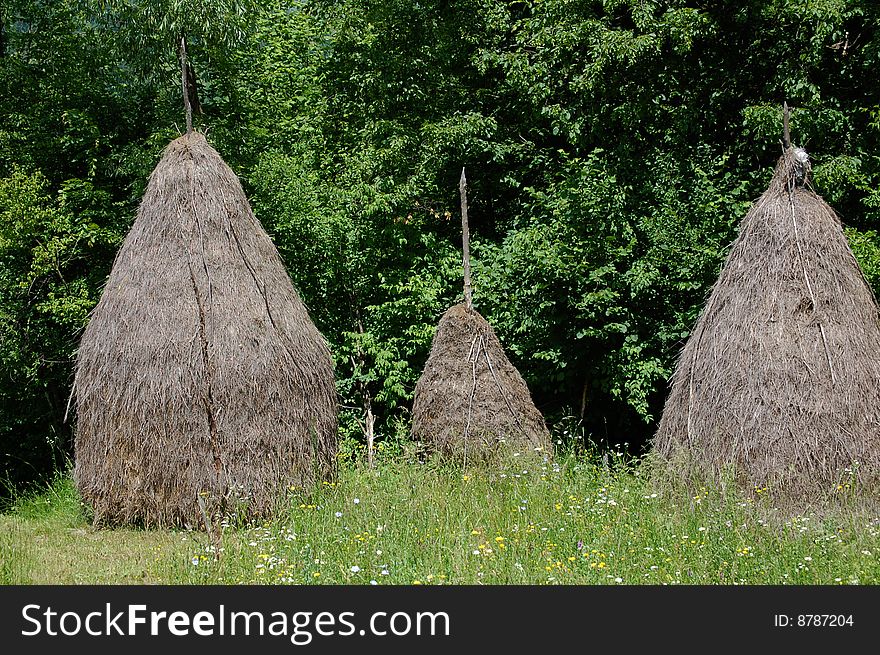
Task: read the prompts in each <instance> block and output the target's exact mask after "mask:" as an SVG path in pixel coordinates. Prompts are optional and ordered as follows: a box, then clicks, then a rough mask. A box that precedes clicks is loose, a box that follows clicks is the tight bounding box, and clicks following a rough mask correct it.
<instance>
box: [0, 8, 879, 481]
mask: <svg viewBox="0 0 880 655" xmlns="http://www.w3.org/2000/svg"><path fill="white" fill-rule="evenodd" d="M878 21H880V7H878V5H877V3H876V2H872V1H871V0H856V1H845V0H807V1H803V0H802V1H800V2H794V1H793V0H745V1H744V2H739V3H724V2H714V1H712V0H700V1H688V0H666V1H654V0H605V1H598V0H596V1H587V0H520V1H510V0H420V1H419V2H412V1H411V0H299V1H297V0H289V1H288V2H278V1H275V2H272V1H270V0H263V1H259V2H255V1H254V0H223V1H222V2H204V1H194V2H183V1H181V0H163V1H162V2H147V1H145V0H114V1H108V0H104V1H102V0H59V1H58V2H51V3H47V2H42V1H40V0H8V1H7V2H6V3H5V4H4V5H3V6H2V8H0V26H2V30H0V119H2V120H0V339H2V347H0V371H2V375H0V476H2V477H3V478H5V479H7V480H9V481H10V482H12V483H14V484H18V483H21V482H26V481H28V480H33V479H36V478H39V477H41V476H43V475H45V474H47V473H48V472H50V471H51V470H53V468H56V467H59V466H63V465H64V462H65V460H66V458H67V457H69V456H70V450H69V447H70V446H69V444H70V432H71V423H72V422H73V421H74V417H72V416H68V417H67V419H66V420H65V415H66V413H67V405H68V398H69V394H70V387H71V381H72V365H73V359H74V356H75V352H76V346H77V341H78V338H79V335H80V334H81V331H82V329H83V327H84V325H85V323H86V321H87V317H88V313H89V311H90V309H91V308H92V307H93V306H94V305H95V303H96V302H97V299H98V297H99V295H100V292H101V287H102V284H103V281H104V280H105V279H106V276H107V274H108V272H109V269H110V266H111V264H112V261H113V256H114V253H115V251H116V248H117V247H118V246H119V244H120V242H121V240H122V238H123V237H124V235H125V233H126V231H127V229H128V227H129V226H130V224H131V222H132V220H133V217H134V212H135V208H136V206H137V202H138V199H139V197H140V195H141V193H142V191H143V189H144V185H145V183H146V178H147V176H148V174H149V172H150V170H151V169H152V167H153V166H154V165H155V163H156V161H157V160H158V156H159V154H160V152H161V149H162V148H163V147H164V145H165V144H166V143H167V142H168V141H169V140H170V139H171V138H173V137H174V136H175V135H176V134H178V133H179V130H181V129H182V125H183V112H182V105H181V100H180V90H179V80H180V73H179V68H178V63H177V49H176V48H177V46H176V43H177V42H178V40H179V38H180V35H181V34H185V35H186V37H187V40H188V44H189V56H190V58H191V61H192V63H193V67H194V69H195V71H196V74H197V79H198V86H199V89H198V91H199V99H200V104H201V107H202V113H200V114H197V115H196V117H195V120H196V125H197V127H198V128H199V129H202V130H205V131H207V133H208V136H209V139H210V140H211V142H212V143H214V144H215V146H216V147H217V148H218V150H219V151H220V152H221V154H222V155H223V156H224V158H225V159H226V161H227V162H228V163H229V164H230V166H231V167H232V168H233V170H235V171H236V172H237V173H238V174H239V176H240V177H241V178H242V180H243V182H244V184H245V188H246V190H247V192H248V194H249V196H250V198H251V201H252V203H253V206H254V209H255V211H256V213H257V216H258V217H259V218H260V220H261V221H262V222H263V224H264V225H265V226H266V228H267V229H268V230H269V232H270V234H271V235H272V236H273V238H274V240H275V243H276V245H277V246H278V248H279V250H280V252H281V254H282V256H283V258H284V259H285V262H286V263H287V265H288V270H289V271H290V273H291V277H292V278H293V280H294V283H295V284H296V286H297V287H298V288H299V290H300V292H301V294H302V296H303V298H304V300H305V302H306V304H307V306H308V307H309V308H310V310H311V313H312V316H313V318H314V320H315V322H316V323H317V325H318V327H319V328H320V329H321V330H322V332H323V333H324V334H325V336H326V337H327V338H328V340H329V341H330V343H331V346H332V349H333V352H334V357H335V364H336V372H337V380H338V390H339V393H340V398H341V405H342V407H343V410H342V411H343V414H342V419H343V420H342V430H343V433H344V434H343V437H344V444H345V448H346V452H348V451H350V450H351V449H353V448H355V447H356V444H357V442H358V439H359V438H360V428H359V426H358V420H357V419H358V418H359V416H360V412H361V411H362V407H363V403H364V395H365V394H369V395H370V397H371V399H372V402H373V407H374V411H375V412H376V414H377V416H378V418H379V423H378V433H379V435H380V438H384V439H386V440H387V441H388V442H389V443H390V442H391V441H393V440H395V439H397V438H399V437H400V436H401V435H404V434H406V430H407V420H408V407H409V405H410V401H411V395H412V390H413V387H414V384H415V380H416V378H417V376H418V374H419V372H420V370H421V366H422V364H423V363H424V360H425V358H426V356H427V350H428V347H429V345H430V340H431V336H432V332H433V329H434V326H435V325H436V323H437V319H438V317H439V315H440V313H441V312H442V311H443V310H444V309H445V308H446V307H448V306H449V305H450V304H452V303H454V302H455V301H456V300H457V299H458V298H460V296H461V293H462V289H461V282H460V277H461V273H460V254H459V248H460V224H459V222H458V215H457V209H456V208H457V196H456V194H457V180H458V176H459V174H460V171H461V168H462V166H465V167H467V170H468V179H469V182H470V206H471V209H470V217H471V221H472V239H473V244H472V251H473V257H474V281H475V294H474V298H475V304H476V306H477V308H478V309H479V310H480V312H481V313H482V314H484V315H485V316H486V317H487V318H488V319H489V321H490V322H491V323H492V324H493V325H494V326H495V329H496V331H497V332H498V334H499V336H500V337H501V339H502V341H503V342H504V344H505V347H506V349H507V350H508V352H509V353H510V355H511V356H512V359H513V361H514V363H515V364H517V366H518V367H519V368H520V370H521V371H522V372H523V374H524V376H525V377H526V379H527V380H528V382H529V384H530V387H531V389H532V392H533V395H534V396H535V399H536V401H537V403H538V405H539V407H540V408H541V409H542V410H543V411H544V412H545V414H546V415H547V416H548V417H549V418H550V420H551V421H552V422H554V423H557V424H559V425H563V424H565V425H574V421H568V422H566V419H565V417H574V418H575V419H581V418H582V422H581V424H580V425H581V426H582V432H579V434H582V435H585V436H586V437H587V438H591V439H593V440H596V441H607V442H610V443H616V442H628V443H631V444H636V445H638V444H643V443H644V441H645V439H646V438H647V437H648V436H650V434H651V433H652V431H653V429H654V426H655V425H656V420H657V419H658V417H659V412H660V410H661V409H662V402H663V398H664V396H665V393H666V390H667V381H668V377H669V375H670V373H671V370H672V366H673V363H674V361H675V358H676V356H677V354H678V352H679V350H680V348H681V346H682V343H683V340H684V339H685V338H686V337H687V335H688V331H689V329H690V328H691V326H692V324H693V322H694V320H695V318H696V316H697V313H698V312H699V309H700V307H701V305H702V302H703V300H704V299H705V297H706V294H707V292H708V289H709V287H710V286H711V284H712V282H713V281H714V279H715V276H716V275H717V272H718V269H719V266H720V264H721V261H722V259H723V257H724V255H725V252H726V247H727V245H728V244H729V243H730V241H731V240H732V238H733V237H734V235H735V230H736V226H737V222H738V220H739V219H740V218H741V217H742V215H743V214H744V213H745V210H746V208H747V207H748V203H749V202H750V201H751V200H752V199H754V198H755V197H756V196H757V195H758V194H759V193H760V191H761V190H762V187H764V186H765V185H766V183H767V181H768V179H769V175H770V172H771V169H772V165H773V164H774V162H775V159H776V157H777V156H778V154H779V153H780V145H779V140H780V136H781V105H782V102H783V100H787V101H788V103H789V104H790V105H791V106H792V107H793V114H792V132H793V136H794V139H795V141H796V142H797V143H799V144H801V145H805V146H806V148H807V149H808V151H809V152H810V154H811V156H812V157H813V160H814V178H815V186H816V188H817V190H818V191H819V193H821V194H822V195H823V196H824V197H825V198H826V199H827V200H828V201H829V202H830V203H831V204H832V205H833V206H834V207H835V208H836V209H837V210H838V212H839V214H840V215H841V217H842V218H843V220H844V222H845V224H846V226H847V233H848V236H849V237H850V240H851V244H852V246H853V248H854V250H855V252H856V255H857V257H858V258H859V260H860V263H861V264H862V267H863V269H864V271H865V273H866V275H867V276H868V279H869V281H870V282H871V283H872V285H873V286H874V288H875V289H877V288H878V287H880V238H878V235H877V233H876V229H877V223H878V218H880V190H878V189H880V185H878V180H880V156H878V155H880V149H878V145H880V90H878V87H877V85H876V84H875V83H874V78H875V76H876V70H877V69H878V68H880V32H878ZM569 432H571V431H569Z"/></svg>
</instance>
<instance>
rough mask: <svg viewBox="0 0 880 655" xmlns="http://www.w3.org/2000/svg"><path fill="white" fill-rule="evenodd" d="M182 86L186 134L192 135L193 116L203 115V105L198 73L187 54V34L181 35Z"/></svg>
mask: <svg viewBox="0 0 880 655" xmlns="http://www.w3.org/2000/svg"><path fill="white" fill-rule="evenodd" d="M179 54H180V86H181V90H182V91H183V108H184V112H185V113H186V133H187V134H192V131H193V121H192V117H193V114H194V113H195V114H201V113H202V105H201V103H200V102H199V89H198V83H197V82H196V71H195V69H193V67H192V64H190V63H189V57H188V55H187V52H186V34H181V35H180V47H179Z"/></svg>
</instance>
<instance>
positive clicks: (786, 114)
mask: <svg viewBox="0 0 880 655" xmlns="http://www.w3.org/2000/svg"><path fill="white" fill-rule="evenodd" d="M790 115H791V112H790V111H789V109H788V103H787V102H783V103H782V140H783V142H784V144H785V149H786V150H788V149H789V148H791V131H790V130H789V127H788V122H789V118H790Z"/></svg>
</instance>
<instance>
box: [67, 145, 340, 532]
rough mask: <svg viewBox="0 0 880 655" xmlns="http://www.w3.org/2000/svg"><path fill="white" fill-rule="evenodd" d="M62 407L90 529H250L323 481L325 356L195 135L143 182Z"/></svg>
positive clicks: (326, 462)
mask: <svg viewBox="0 0 880 655" xmlns="http://www.w3.org/2000/svg"><path fill="white" fill-rule="evenodd" d="M75 394H76V400H77V418H78V420H77V430H76V440H75V447H76V470H75V478H76V484H77V487H78V489H79V491H80V493H81V494H82V497H83V499H84V500H85V501H86V502H87V503H88V504H89V505H91V506H92V507H93V509H94V514H95V521H96V523H98V524H120V523H141V524H145V525H192V526H196V525H201V524H203V521H202V518H203V516H204V515H205V514H207V515H208V517H209V518H210V515H212V514H214V513H216V512H219V511H224V510H226V511H232V510H236V511H240V512H242V513H243V515H245V516H249V517H262V516H266V515H268V514H270V513H271V512H272V510H273V506H274V504H275V503H276V501H277V500H278V499H279V498H280V497H281V495H282V494H283V492H284V491H285V490H287V489H288V488H289V487H291V486H293V487H298V488H307V487H309V486H310V485H311V484H313V482H314V480H315V479H316V478H320V477H322V476H330V475H332V474H333V472H334V470H335V461H336V460H335V455H336V391H335V386H334V374H333V365H332V360H331V358H330V352H329V350H328V348H327V345H326V343H325V341H324V339H323V337H322V336H321V334H320V333H319V332H318V330H317V328H316V327H315V325H314V324H313V323H312V321H311V320H310V318H309V315H308V312H307V310H306V308H305V306H304V305H303V303H302V301H301V300H300V298H299V296H298V295H297V293H296V291H295V290H294V287H293V285H292V284H291V281H290V278H289V277H288V275H287V273H286V271H285V269H284V266H283V264H282V262H281V259H280V257H279V255H278V252H277V250H276V249H275V246H274V245H273V244H272V241H271V240H270V238H269V236H268V235H267V234H266V232H265V231H264V230H263V228H262V226H261V225H260V223H259V222H258V221H257V219H256V218H255V217H254V214H253V212H252V211H251V208H250V205H249V204H248V201H247V198H246V197H245V194H244V191H243V190H242V188H241V184H240V183H239V180H238V178H237V177H236V176H235V174H234V173H233V172H232V171H231V170H230V169H229V167H228V166H227V165H226V164H225V163H224V162H223V160H222V159H221V158H220V156H219V155H218V154H217V152H216V151H215V150H214V149H213V148H212V147H211V146H210V145H208V143H207V141H206V140H205V138H204V136H202V135H201V134H198V133H191V134H189V135H186V136H182V137H180V138H179V139H177V140H175V141H174V142H172V143H171V144H170V145H169V146H168V148H167V149H166V150H165V153H164V155H163V157H162V160H161V161H160V162H159V164H158V166H157V167H156V169H155V170H154V171H153V173H152V175H151V176H150V179H149V184H148V186H147V190H146V193H145V195H144V198H143V200H142V202H141V205H140V208H139V209H138V213H137V218H136V220H135V222H134V225H133V226H132V228H131V231H130V232H129V233H128V236H127V237H126V239H125V242H124V243H123V245H122V247H121V249H120V250H119V253H118V255H117V257H116V260H115V262H114V264H113V270H112V272H111V274H110V278H109V280H108V282H107V286H106V288H105V289H104V293H103V295H102V297H101V300H100V302H99V303H98V305H97V307H96V308H95V310H94V312H93V314H92V316H91V320H90V321H89V324H88V327H87V328H86V330H85V333H84V334H83V337H82V341H81V343H80V348H79V353H78V357H77V367H76V379H75ZM200 497H201V500H200V499H199V498H200ZM200 505H201V507H200Z"/></svg>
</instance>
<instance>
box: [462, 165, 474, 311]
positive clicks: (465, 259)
mask: <svg viewBox="0 0 880 655" xmlns="http://www.w3.org/2000/svg"><path fill="white" fill-rule="evenodd" d="M458 192H459V194H460V195H461V256H462V263H463V264H464V301H465V303H467V308H468V309H473V308H474V296H473V292H472V291H471V248H470V231H469V230H468V202H467V178H466V177H465V176H464V168H462V169H461V179H460V180H459V181H458Z"/></svg>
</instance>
